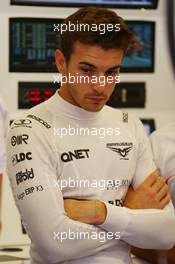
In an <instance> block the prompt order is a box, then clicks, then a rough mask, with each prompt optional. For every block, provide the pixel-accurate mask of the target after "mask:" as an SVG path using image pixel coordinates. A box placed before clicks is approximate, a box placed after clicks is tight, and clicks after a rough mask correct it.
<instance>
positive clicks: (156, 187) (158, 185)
mask: <svg viewBox="0 0 175 264" xmlns="http://www.w3.org/2000/svg"><path fill="white" fill-rule="evenodd" d="M164 186H166V183H165V180H164V178H163V177H162V176H159V177H158V178H157V180H156V181H155V182H154V183H153V185H152V186H151V187H152V188H153V189H154V190H155V191H156V192H159V191H160V190H161V189H162V188H163V187H164Z"/></svg>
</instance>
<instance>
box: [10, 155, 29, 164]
mask: <svg viewBox="0 0 175 264" xmlns="http://www.w3.org/2000/svg"><path fill="white" fill-rule="evenodd" d="M24 160H32V153H31V152H26V153H23V152H21V153H18V154H14V155H13V156H12V164H13V166H15V165H16V164H17V163H19V162H21V161H24Z"/></svg>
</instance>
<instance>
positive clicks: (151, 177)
mask: <svg viewBox="0 0 175 264" xmlns="http://www.w3.org/2000/svg"><path fill="white" fill-rule="evenodd" d="M159 176H160V172H159V171H158V170H156V171H154V172H153V173H151V174H150V175H149V176H148V177H147V178H146V180H145V181H144V182H143V184H145V185H146V186H149V187H150V186H152V185H153V184H154V183H155V182H156V181H157V179H158V177H159Z"/></svg>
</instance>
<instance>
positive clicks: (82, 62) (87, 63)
mask: <svg viewBox="0 0 175 264" xmlns="http://www.w3.org/2000/svg"><path fill="white" fill-rule="evenodd" d="M79 65H86V66H89V67H92V68H95V69H96V68H97V67H96V66H95V65H93V64H91V63H89V62H86V61H81V62H79Z"/></svg>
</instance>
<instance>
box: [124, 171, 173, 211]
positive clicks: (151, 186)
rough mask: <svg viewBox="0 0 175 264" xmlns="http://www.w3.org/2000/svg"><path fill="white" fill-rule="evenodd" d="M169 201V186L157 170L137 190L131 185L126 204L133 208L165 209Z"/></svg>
mask: <svg viewBox="0 0 175 264" xmlns="http://www.w3.org/2000/svg"><path fill="white" fill-rule="evenodd" d="M169 202H170V195H169V192H168V186H167V184H166V183H165V180H164V178H163V177H162V176H160V173H159V172H158V171H155V172H153V173H152V174H150V176H148V177H147V178H146V180H145V181H144V182H143V183H142V184H141V185H140V186H139V187H138V188H137V189H136V190H135V191H134V190H133V188H132V187H131V186H130V187H129V189H128V192H127V194H126V197H125V201H124V206H125V207H128V208H131V209H153V208H154V209H163V208H164V207H165V206H166V205H167V204H168V203H169Z"/></svg>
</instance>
